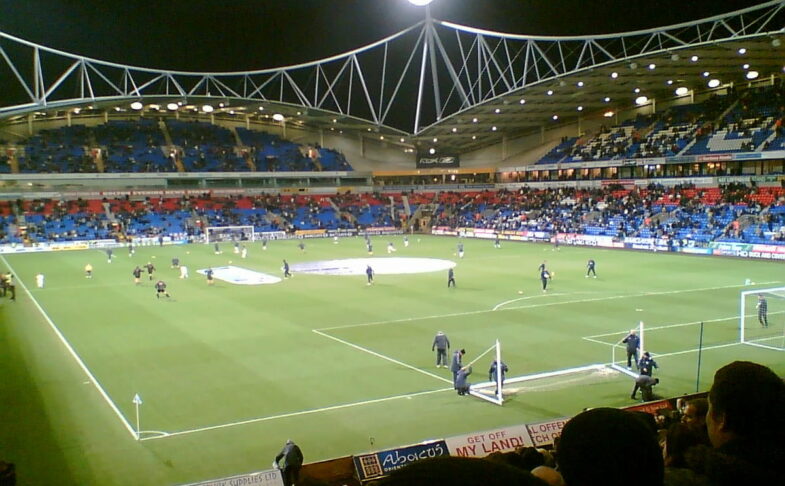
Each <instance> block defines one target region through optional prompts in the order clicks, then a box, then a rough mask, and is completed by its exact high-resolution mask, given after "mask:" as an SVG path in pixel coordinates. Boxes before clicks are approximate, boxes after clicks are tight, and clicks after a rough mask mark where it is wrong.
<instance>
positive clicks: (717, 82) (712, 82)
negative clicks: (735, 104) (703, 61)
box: [709, 79, 720, 88]
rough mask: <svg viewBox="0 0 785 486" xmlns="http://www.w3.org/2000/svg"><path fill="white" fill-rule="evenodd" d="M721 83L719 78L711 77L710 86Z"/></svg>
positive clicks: (715, 86) (713, 86) (716, 85)
mask: <svg viewBox="0 0 785 486" xmlns="http://www.w3.org/2000/svg"><path fill="white" fill-rule="evenodd" d="M719 85H720V80H719V79H711V80H709V88H717V87H718V86H719Z"/></svg>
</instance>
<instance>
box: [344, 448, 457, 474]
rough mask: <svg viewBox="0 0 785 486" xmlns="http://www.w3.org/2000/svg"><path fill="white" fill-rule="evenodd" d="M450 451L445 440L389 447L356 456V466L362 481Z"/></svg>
mask: <svg viewBox="0 0 785 486" xmlns="http://www.w3.org/2000/svg"><path fill="white" fill-rule="evenodd" d="M448 455H450V452H449V450H448V448H447V443H446V442H445V441H443V440H437V441H434V442H428V443H426V444H417V445H413V446H409V447H402V448H399V449H388V450H384V451H379V452H373V453H371V454H365V455H362V456H354V457H353V458H352V459H353V460H354V467H355V470H356V472H357V477H358V478H359V479H360V481H370V480H372V479H378V478H382V477H384V476H387V475H388V474H390V473H391V472H393V471H395V470H396V469H401V468H402V467H404V466H406V465H408V464H411V463H413V462H417V461H419V460H421V459H428V458H430V457H439V456H448Z"/></svg>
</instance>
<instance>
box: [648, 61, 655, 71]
mask: <svg viewBox="0 0 785 486" xmlns="http://www.w3.org/2000/svg"><path fill="white" fill-rule="evenodd" d="M655 69H657V65H656V64H654V63H651V64H649V71H654V70H655Z"/></svg>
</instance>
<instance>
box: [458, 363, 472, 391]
mask: <svg viewBox="0 0 785 486" xmlns="http://www.w3.org/2000/svg"><path fill="white" fill-rule="evenodd" d="M471 374H472V367H471V366H466V367H465V368H461V369H459V370H458V373H456V375H455V389H456V390H458V395H468V394H469V387H470V386H471V383H469V381H468V378H469V375H471Z"/></svg>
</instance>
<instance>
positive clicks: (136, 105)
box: [131, 101, 144, 110]
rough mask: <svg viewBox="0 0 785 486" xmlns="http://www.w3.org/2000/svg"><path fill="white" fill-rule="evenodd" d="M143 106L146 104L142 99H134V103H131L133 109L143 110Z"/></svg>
mask: <svg viewBox="0 0 785 486" xmlns="http://www.w3.org/2000/svg"><path fill="white" fill-rule="evenodd" d="M142 108H144V105H143V104H142V102H141V101H134V102H133V103H131V109H132V110H141V109H142Z"/></svg>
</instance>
